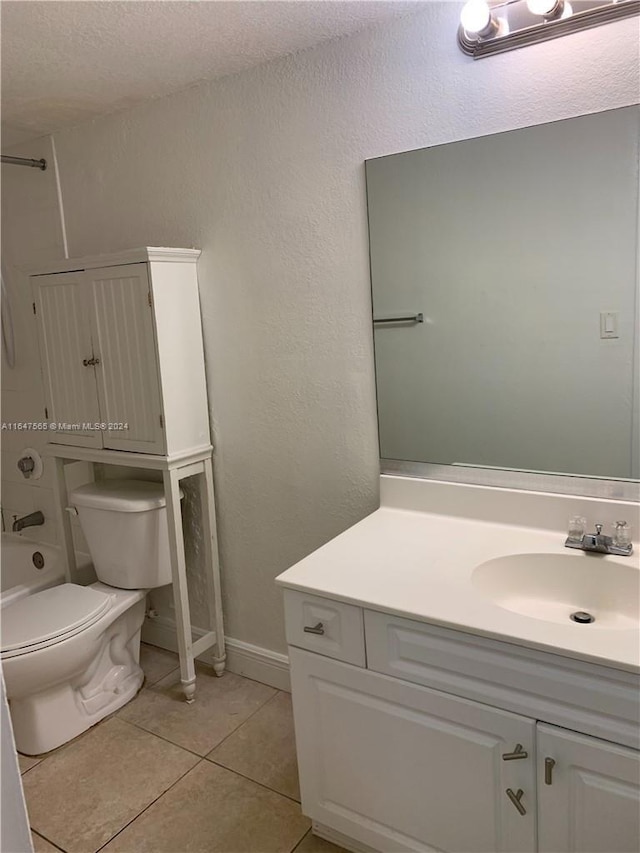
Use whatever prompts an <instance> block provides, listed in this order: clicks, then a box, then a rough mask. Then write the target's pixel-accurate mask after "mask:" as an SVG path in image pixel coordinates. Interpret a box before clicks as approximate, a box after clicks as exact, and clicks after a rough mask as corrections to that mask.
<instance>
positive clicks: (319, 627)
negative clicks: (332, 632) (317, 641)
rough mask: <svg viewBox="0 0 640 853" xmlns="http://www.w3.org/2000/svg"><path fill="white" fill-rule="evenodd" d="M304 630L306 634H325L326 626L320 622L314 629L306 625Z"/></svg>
mask: <svg viewBox="0 0 640 853" xmlns="http://www.w3.org/2000/svg"><path fill="white" fill-rule="evenodd" d="M303 630H304V632H305V634H324V625H323V624H322V622H318V624H317V625H314V626H313V627H311V626H309V625H305V626H304V628H303Z"/></svg>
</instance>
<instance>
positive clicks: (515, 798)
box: [506, 788, 527, 815]
mask: <svg viewBox="0 0 640 853" xmlns="http://www.w3.org/2000/svg"><path fill="white" fill-rule="evenodd" d="M506 793H507V797H509V799H510V800H511V802H512V803H513V805H514V806H515V807H516V808H517V809H518V811H519V812H520V814H522V815H525V814H526V813H527V810H526V809H525V807H524V806H523V805H522V803H521V802H520V800H521V799H522V795H523V794H524V791H523V790H522V788H518V790H517V791H516V792H515V793H514V791H513V789H512V788H507V791H506Z"/></svg>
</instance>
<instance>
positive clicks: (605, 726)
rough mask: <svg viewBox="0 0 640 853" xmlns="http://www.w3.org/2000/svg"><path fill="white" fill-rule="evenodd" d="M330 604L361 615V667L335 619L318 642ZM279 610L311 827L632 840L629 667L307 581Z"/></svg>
mask: <svg viewBox="0 0 640 853" xmlns="http://www.w3.org/2000/svg"><path fill="white" fill-rule="evenodd" d="M314 602H315V609H312V605H313V604H314ZM336 607H341V608H348V610H347V613H348V617H349V621H350V623H351V625H352V626H353V625H356V624H360V622H361V623H362V624H363V626H364V628H363V642H364V650H365V656H364V658H363V659H362V660H361V662H360V664H359V665H353V663H350V662H347V658H346V655H341V653H340V649H339V648H338V649H337V651H336V643H335V638H336V628H335V617H334V625H333V627H332V628H331V630H330V632H329V633H330V635H329V636H328V637H327V638H326V642H327V650H326V653H325V652H324V650H323V648H322V641H323V639H324V636H323V634H322V633H318V632H319V631H320V630H321V629H322V628H324V625H323V624H321V623H322V620H321V619H318V618H316V617H317V615H318V614H320V613H322V612H325V613H327V614H328V615H330V616H331V614H333V613H334V612H337V611H335V608H336ZM305 608H306V610H305ZM285 611H286V617H287V637H288V642H289V646H290V648H289V653H290V664H291V679H292V694H293V705H294V714H295V726H296V742H297V749H298V761H299V769H300V784H301V791H302V807H303V811H304V813H305V814H307V815H309V816H310V817H311V818H312V820H313V821H314V829H315V831H316V832H317V833H318V834H320V835H324V836H325V837H327V838H329V839H331V840H334V841H335V842H337V843H339V844H343V845H345V846H347V847H350V849H352V850H363V851H368V850H376V851H381V853H398V852H399V851H424V853H426V851H441V852H442V853H461V851H467V853H472V851H473V853H481V851H486V853H501V852H502V851H503V852H504V853H518V851H536V850H539V851H546V853H564V851H572V853H596V852H597V853H622V851H625V853H628V851H637V850H638V849H639V846H640V833H639V828H638V821H639V816H640V753H639V752H638V751H637V750H636V749H633V748H629V743H634V742H636V741H635V739H637V722H638V721H637V715H638V694H637V684H636V683H635V682H634V679H633V676H632V675H631V674H629V673H616V672H609V671H608V670H607V669H606V668H604V667H598V666H593V668H591V666H590V665H589V664H585V663H584V662H574V661H570V660H568V659H564V658H559V657H558V656H556V655H552V654H547V653H543V652H534V651H532V650H528V649H524V648H519V647H517V646H513V645H511V644H508V643H503V642H499V641H494V640H490V639H486V638H481V637H473V636H471V635H468V634H464V633H462V632H458V631H454V630H450V629H442V628H437V627H434V626H430V625H428V624H425V623H419V622H415V621H412V620H409V619H403V618H400V617H393V616H390V615H388V614H384V613H379V612H373V611H369V610H367V609H364V608H359V607H356V606H354V605H351V604H346V603H341V602H334V601H331V600H328V599H323V597H321V596H317V595H312V594H311V593H309V594H306V593H304V592H302V591H299V590H285ZM309 617H311V618H309ZM312 623H313V624H312ZM301 624H302V626H303V627H302V630H301V627H300V626H301ZM305 627H307V628H312V629H314V632H313V633H311V634H308V633H305V632H304V628H305ZM331 634H333V636H331ZM350 642H351V645H353V642H354V641H353V639H351V641H350ZM340 657H342V660H336V658H340ZM627 676H628V677H627ZM568 726H571V727H572V728H578V729H580V730H581V733H579V734H577V733H575V732H573V731H570V730H569V729H568V728H567V727H568ZM594 735H600V736H599V737H595V736H594ZM603 736H604V737H603ZM607 737H608V738H612V739H616V738H617V739H619V740H620V741H622V742H624V743H626V744H627V745H626V746H621V745H619V744H616V743H614V742H612V740H607V739H606V738H607Z"/></svg>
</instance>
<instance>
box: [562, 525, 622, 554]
mask: <svg viewBox="0 0 640 853" xmlns="http://www.w3.org/2000/svg"><path fill="white" fill-rule="evenodd" d="M585 524H586V521H585V519H583V518H580V517H577V518H572V519H571V521H570V522H569V535H568V536H567V539H566V541H565V543H564V545H565V548H578V549H580V550H581V551H595V552H596V553H598V554H617V555H618V556H620V557H628V556H630V554H631V553H632V552H633V545H632V544H631V536H630V530H629V525H628V524H627V522H626V521H616V523H615V531H614V535H613V536H607V535H606V534H604V533H603V532H602V524H599V523H598V524H596V525H595V528H596V532H595V533H585V532H584V525H585Z"/></svg>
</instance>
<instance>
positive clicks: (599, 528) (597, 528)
mask: <svg viewBox="0 0 640 853" xmlns="http://www.w3.org/2000/svg"><path fill="white" fill-rule="evenodd" d="M601 533H602V525H601V524H596V535H597V536H600V534H601Z"/></svg>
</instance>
